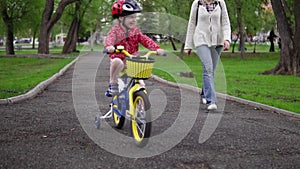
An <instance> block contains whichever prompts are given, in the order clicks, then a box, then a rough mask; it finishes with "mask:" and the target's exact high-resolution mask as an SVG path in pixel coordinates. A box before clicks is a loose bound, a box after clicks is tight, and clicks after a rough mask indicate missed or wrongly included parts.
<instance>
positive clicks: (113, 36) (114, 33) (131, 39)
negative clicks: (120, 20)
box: [104, 25, 160, 60]
mask: <svg viewBox="0 0 300 169" xmlns="http://www.w3.org/2000/svg"><path fill="white" fill-rule="evenodd" d="M139 43H141V44H142V45H143V46H144V47H146V48H147V49H149V50H157V49H159V48H160V46H158V45H157V44H156V43H155V42H154V41H153V40H152V39H151V38H149V37H148V36H147V35H144V34H143V33H142V32H141V30H140V29H139V28H138V27H137V26H135V27H133V28H131V29H129V31H128V37H127V38H126V31H125V30H124V29H123V28H122V27H121V26H120V25H115V26H113V27H112V28H111V29H110V31H109V32H108V34H107V36H106V39H105V46H104V47H105V48H106V47H107V46H114V47H115V48H117V46H119V45H121V46H124V48H125V50H126V51H128V52H129V53H130V54H132V55H137V54H138V49H139ZM110 58H112V59H113V58H120V59H122V60H125V56H124V54H122V53H113V54H110Z"/></svg>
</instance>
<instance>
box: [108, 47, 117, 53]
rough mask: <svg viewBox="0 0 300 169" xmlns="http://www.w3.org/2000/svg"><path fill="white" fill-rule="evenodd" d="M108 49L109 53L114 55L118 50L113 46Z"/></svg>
mask: <svg viewBox="0 0 300 169" xmlns="http://www.w3.org/2000/svg"><path fill="white" fill-rule="evenodd" d="M106 49H107V52H108V53H114V52H115V50H116V49H115V47H113V46H107V47H106Z"/></svg>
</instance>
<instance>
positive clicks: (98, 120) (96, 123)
mask: <svg viewBox="0 0 300 169" xmlns="http://www.w3.org/2000/svg"><path fill="white" fill-rule="evenodd" d="M100 120H101V119H100V118H99V117H98V116H96V117H95V128H96V129H99V128H100Z"/></svg>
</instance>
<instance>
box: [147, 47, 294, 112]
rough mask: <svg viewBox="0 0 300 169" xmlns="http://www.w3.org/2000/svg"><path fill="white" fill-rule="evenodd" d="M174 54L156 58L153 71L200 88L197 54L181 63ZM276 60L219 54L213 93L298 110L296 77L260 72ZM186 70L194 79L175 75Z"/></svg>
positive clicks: (267, 56) (271, 55)
mask: <svg viewBox="0 0 300 169" xmlns="http://www.w3.org/2000/svg"><path fill="white" fill-rule="evenodd" d="M177 55H178V53H171V54H170V55H169V56H168V57H167V58H164V59H161V58H157V60H158V61H157V62H156V63H155V66H156V69H155V70H154V71H153V73H154V74H156V75H158V76H161V77H163V78H165V79H167V80H170V81H173V82H178V83H186V84H190V85H193V86H198V87H201V86H202V85H201V83H202V79H201V76H202V67H201V62H200V59H199V58H198V56H197V55H196V54H195V53H192V55H191V56H189V57H187V56H185V57H184V58H183V62H182V61H181V60H179V59H174V57H177ZM278 60H279V54H278V53H256V54H252V53H247V54H246V58H245V59H243V60H241V59H240V54H239V53H235V54H232V53H229V52H224V53H222V56H221V61H220V63H219V65H218V69H217V73H216V77H215V86H216V90H217V92H220V93H227V94H229V95H232V96H236V97H240V98H244V99H247V100H252V101H256V102H259V103H263V104H267V105H270V106H274V107H277V108H281V109H285V110H289V111H292V112H296V113H300V104H299V103H300V85H299V84H300V77H295V76H275V75H261V74H260V73H262V72H263V71H265V70H269V69H271V68H273V67H274V66H275V65H276V64H277V62H278ZM185 64H186V65H185ZM189 71H192V72H193V73H194V75H195V78H184V77H180V76H179V72H189Z"/></svg>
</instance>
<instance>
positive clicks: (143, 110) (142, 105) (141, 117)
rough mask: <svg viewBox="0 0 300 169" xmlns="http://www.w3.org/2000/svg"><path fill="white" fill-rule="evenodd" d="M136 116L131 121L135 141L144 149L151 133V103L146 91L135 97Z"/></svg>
mask: <svg viewBox="0 0 300 169" xmlns="http://www.w3.org/2000/svg"><path fill="white" fill-rule="evenodd" d="M133 106H134V115H133V117H132V120H131V131H132V136H133V139H134V141H135V143H136V145H137V146H138V147H144V146H145V145H146V144H147V143H148V140H149V137H150V133H151V124H152V123H151V114H150V111H147V110H149V109H150V101H149V99H148V96H147V95H146V94H145V93H144V91H138V92H136V93H135V94H134V96H133Z"/></svg>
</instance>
